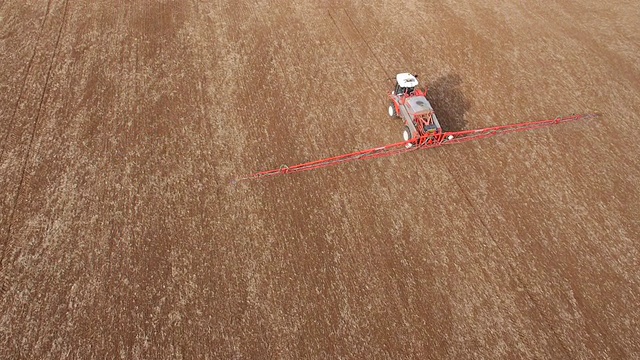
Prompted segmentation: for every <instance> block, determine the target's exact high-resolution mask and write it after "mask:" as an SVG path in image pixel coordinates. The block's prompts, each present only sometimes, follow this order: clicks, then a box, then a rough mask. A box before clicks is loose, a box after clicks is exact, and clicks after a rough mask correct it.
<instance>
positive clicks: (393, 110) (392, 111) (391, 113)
mask: <svg viewBox="0 0 640 360" xmlns="http://www.w3.org/2000/svg"><path fill="white" fill-rule="evenodd" d="M389 116H390V117H392V118H395V117H398V114H397V113H396V107H395V106H394V105H393V103H391V104H389Z"/></svg>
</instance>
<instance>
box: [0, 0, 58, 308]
mask: <svg viewBox="0 0 640 360" xmlns="http://www.w3.org/2000/svg"><path fill="white" fill-rule="evenodd" d="M50 5H51V0H50V1H49V3H48V4H47V14H48V13H49V10H50ZM68 7H69V1H68V0H65V2H64V8H63V13H62V21H61V24H60V28H59V29H58V33H57V37H56V43H55V45H54V49H53V54H52V55H51V60H50V61H49V68H48V70H47V75H46V77H45V82H44V87H43V89H42V94H41V95H40V101H39V103H38V111H37V113H36V118H35V119H34V121H33V126H32V128H31V136H30V139H29V145H28V147H27V153H26V155H25V157H24V162H23V165H22V170H21V173H20V180H19V182H18V189H17V190H16V193H15V195H14V198H13V207H12V208H11V211H10V213H9V217H8V218H9V219H8V223H7V233H6V237H5V239H4V241H3V245H2V253H1V254H0V281H1V284H0V285H1V287H0V296H4V294H5V292H6V291H7V289H8V284H7V282H8V276H7V274H6V273H5V258H6V255H7V253H9V252H10V250H11V249H12V248H13V243H12V241H11V230H12V225H13V218H14V216H15V213H16V209H17V207H18V201H19V199H20V194H21V192H22V187H23V184H24V179H25V174H26V170H27V167H28V165H29V158H30V156H31V150H32V148H33V142H34V139H35V136H36V132H37V129H38V123H39V122H40V115H41V114H42V108H43V105H44V103H45V101H46V95H47V90H48V87H49V82H50V80H51V73H52V70H53V66H54V64H55V62H56V61H55V60H56V56H57V55H58V50H59V46H60V39H61V38H62V33H63V30H64V27H65V25H66V22H67V14H68Z"/></svg>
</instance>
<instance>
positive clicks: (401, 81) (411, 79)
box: [396, 73, 418, 87]
mask: <svg viewBox="0 0 640 360" xmlns="http://www.w3.org/2000/svg"><path fill="white" fill-rule="evenodd" d="M396 81H397V82H398V85H400V86H402V87H415V86H417V85H418V79H416V77H415V76H413V75H411V74H409V73H401V74H398V75H396Z"/></svg>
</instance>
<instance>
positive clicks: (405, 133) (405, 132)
mask: <svg viewBox="0 0 640 360" xmlns="http://www.w3.org/2000/svg"><path fill="white" fill-rule="evenodd" d="M402 138H403V139H404V141H409V140H411V139H412V138H413V136H411V130H410V129H409V127H408V126H405V127H404V130H403V131H402ZM412 146H413V144H412V143H407V144H406V145H405V147H406V148H407V149H408V148H410V147H412Z"/></svg>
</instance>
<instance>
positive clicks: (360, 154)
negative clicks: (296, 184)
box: [236, 114, 598, 181]
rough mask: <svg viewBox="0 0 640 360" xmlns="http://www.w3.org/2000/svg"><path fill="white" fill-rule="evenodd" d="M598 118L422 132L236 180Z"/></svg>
mask: <svg viewBox="0 0 640 360" xmlns="http://www.w3.org/2000/svg"><path fill="white" fill-rule="evenodd" d="M596 117H598V114H579V115H571V116H566V117H557V118H555V119H550V120H541V121H534V122H526V123H520V124H512V125H501V126H494V127H488V128H484V129H476V130H464V131H454V132H443V133H440V134H429V135H424V136H422V137H420V138H417V139H411V140H409V141H403V142H399V143H395V144H391V145H386V146H379V147H375V148H372V149H368V150H362V151H357V152H353V153H350V154H344V155H339V156H334V157H330V158H326V159H321V160H315V161H310V162H306V163H302V164H298V165H293V166H286V165H282V166H280V168H278V169H272V170H266V171H260V172H257V173H254V174H251V175H247V176H244V177H241V178H239V179H237V180H236V181H243V180H252V179H261V178H266V177H273V176H278V175H286V174H293V173H297V172H302V171H309V170H315V169H320V168H324V167H329V166H334V165H338V164H342V163H345V162H350V161H356V160H366V159H375V158H381V157H387V156H392V155H396V154H400V153H405V152H409V151H415V150H421V149H431V148H435V147H440V146H444V145H453V144H460V143H463V142H467V141H472V140H479V139H485V138H489V137H492V136H496V135H503V134H508V133H513V132H520V131H529V130H535V129H540V128H544V127H549V126H553V125H559V124H564V123H567V122H574V121H578V120H587V119H593V118H596Z"/></svg>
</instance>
